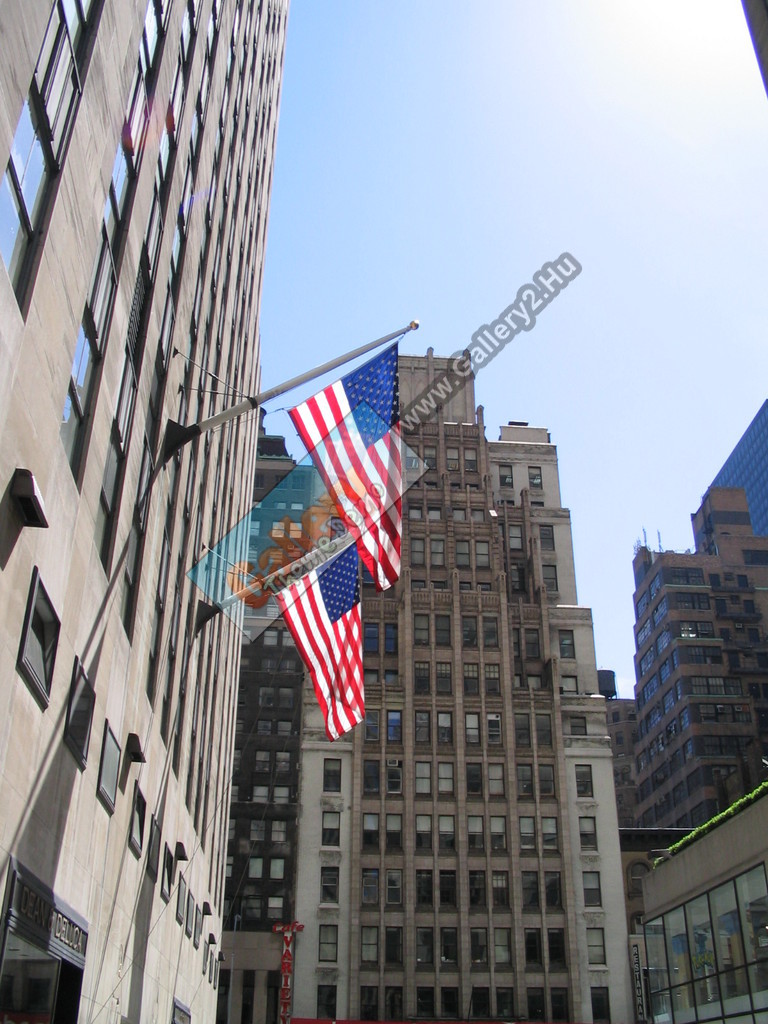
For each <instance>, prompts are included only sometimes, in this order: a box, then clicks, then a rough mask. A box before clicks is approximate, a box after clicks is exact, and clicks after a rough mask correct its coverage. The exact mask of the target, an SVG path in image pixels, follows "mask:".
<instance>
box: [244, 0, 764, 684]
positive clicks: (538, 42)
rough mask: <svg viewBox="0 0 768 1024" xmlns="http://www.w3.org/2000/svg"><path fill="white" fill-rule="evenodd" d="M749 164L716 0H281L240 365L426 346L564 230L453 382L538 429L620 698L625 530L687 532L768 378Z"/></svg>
mask: <svg viewBox="0 0 768 1024" xmlns="http://www.w3.org/2000/svg"><path fill="white" fill-rule="evenodd" d="M767 171H768V99H767V98H766V94H765V90H764V88H763V84H762V80H761V78H760V75H759V71H758V68H757V64H756V61H755V57H754V52H753V50H752V44H751V40H750V38H749V34H748V32H747V28H746V23H745V21H744V16H743V12H742V9H741V4H740V3H739V2H738V0H728V2H726V0H695V2H693V0H664V2H654V0H650V2H646V3H644V4H632V5H629V4H617V3H615V0H584V2H580V3H577V2H576V0H549V2H548V3H547V4H541V3H533V2H523V0H497V2H491V0H485V2H478V3H473V4H470V3H469V2H467V0H465V2H461V3H460V2H458V0H418V2H413V0H410V2H406V0H392V2H388V3H386V4H384V3H373V2H372V0H360V2H354V3H353V2H352V0H346V2H343V0H326V2H323V3H317V2H313V0H292V3H291V11H290V17H289V22H288V42H287V50H286V63H285V76H284V80H283V92H282V103H281V111H280V125H279V132H278V144H277V161H276V167H275V174H274V182H273V192H272V208H271V215H270V224H269V237H268V244H267V260H266V270H265V277H264V288H263V302H262V314H261V333H262V382H263V385H264V387H270V386H272V385H274V384H276V383H278V382H279V381H282V380H284V379H286V378H288V377H291V376H294V375H295V374H296V373H297V372H300V371H301V370H303V369H306V368H309V367H310V366H312V365H315V364H317V363H320V362H322V361H324V360H325V359H328V358H331V357H332V356H334V355H337V354H340V353H342V352H344V351H346V350H348V349H350V348H353V347H355V346H357V345H359V344H361V343H363V342H365V341H368V340H373V339H374V338H376V337H379V336H381V335H383V334H386V333H388V332H390V331H392V330H395V329H397V328H398V327H400V326H402V325H404V324H406V323H408V322H409V321H410V320H411V319H412V318H414V317H416V318H418V319H419V320H420V322H421V328H420V330H419V331H418V332H416V333H415V334H410V335H408V336H407V337H406V339H405V342H404V344H403V346H402V351H404V352H408V353H415V354H423V353H424V351H425V350H426V348H427V347H428V346H430V345H431V346H432V347H433V348H434V349H435V351H436V352H437V353H438V354H445V355H448V354H451V353H453V352H455V351H456V350H458V349H461V348H463V347H464V346H465V345H466V344H467V342H468V341H469V339H470V337H471V335H472V333H473V331H475V330H476V329H477V328H478V327H479V326H480V325H481V324H483V323H486V322H488V321H489V320H490V319H492V318H493V317H495V316H496V315H498V313H499V312H500V311H501V310H503V309H504V308H505V307H506V306H507V305H508V304H509V303H510V302H512V301H513V300H514V298H515V296H516V294H517V290H518V288H519V287H520V286H521V285H522V284H524V283H525V282H526V281H528V280H530V278H531V275H532V273H533V272H534V271H535V270H537V269H538V268H539V267H540V266H541V265H542V264H543V263H545V262H546V261H548V260H554V259H556V258H557V257H558V256H559V255H560V253H561V252H563V251H564V250H569V251H570V252H572V253H573V255H574V256H575V257H576V258H577V259H578V260H579V262H580V263H581V265H582V267H583V271H582V273H581V275H580V276H579V277H578V278H576V279H575V280H574V281H573V282H572V284H571V285H570V286H569V287H568V288H567V290H565V291H564V292H563V293H562V294H561V295H559V296H558V297H557V299H556V300H555V301H554V302H553V303H552V304H551V305H550V306H548V307H547V308H546V309H545V310H544V312H543V313H542V315H541V317H540V318H539V320H538V322H537V325H536V327H535V329H534V330H533V331H531V332H530V333H527V334H523V335H522V336H519V337H518V338H516V339H515V340H514V341H513V342H512V343H511V344H510V345H509V346H508V347H507V348H506V349H505V351H504V353H503V354H502V355H500V356H499V358H498V359H497V360H496V361H494V363H493V369H492V370H489V371H488V373H487V374H485V375H483V374H482V373H481V374H480V375H479V376H478V379H477V382H476V399H477V402H478V403H480V404H482V405H483V406H484V407H485V421H486V425H487V431H488V435H489V437H491V438H493V439H495V438H496V437H497V436H498V434H497V430H496V428H497V425H498V424H501V423H506V422H507V421H508V420H510V419H516V420H527V421H528V422H530V423H531V424H533V425H537V426H546V427H548V428H549V430H550V431H551V434H552V440H553V441H554V443H555V444H556V445H557V447H558V455H559V460H560V482H561V491H562V500H563V504H564V505H565V506H566V507H567V508H569V509H570V510H571V516H572V522H573V538H574V550H575V557H576V579H577V583H578V589H579V601H580V603H582V604H585V605H589V606H591V607H592V609H593V616H594V623H595V647H596V655H597V663H598V666H599V667H603V668H613V669H614V670H615V671H616V673H617V678H618V680H619V686H620V690H621V692H622V694H623V695H625V696H628V695H630V694H631V692H632V685H633V681H634V671H633V663H632V657H633V653H634V640H633V629H632V627H633V613H632V591H633V580H632V555H633V546H634V544H635V541H636V540H638V539H640V538H642V536H643V529H645V530H646V532H647V538H648V542H649V544H650V545H651V546H652V547H658V534H659V533H660V535H661V542H662V545H663V546H664V548H665V549H670V548H675V549H682V550H685V549H686V548H688V547H691V546H692V544H693V539H692V534H691V528H690V514H691V513H692V512H694V511H695V510H696V508H697V507H698V505H699V503H700V500H701V496H702V494H703V492H704V491H705V489H706V487H707V486H708V485H709V483H710V482H711V480H712V478H713V477H714V475H715V473H716V472H717V470H718V469H719V468H720V466H721V464H722V462H723V461H724V459H725V457H726V456H727V455H728V453H729V452H730V450H731V448H732V447H733V445H734V444H735V443H736V441H737V440H738V438H739V437H740V436H741V434H742V433H743V431H744V429H745V428H746V427H747V425H748V424H749V422H750V421H751V419H752V417H753V416H754V414H755V412H756V411H757V409H758V408H759V406H760V405H761V403H762V402H763V401H764V399H765V397H766V354H765V353H766V345H765V334H766V323H768V288H766V286H765V281H766V280H768V245H766V225H768V187H766V181H767V180H768V177H767V173H766V172H767ZM305 390H310V389H305ZM303 394H304V392H298V393H296V394H295V395H292V396H291V399H292V400H294V399H295V400H298V399H299V398H300V397H303ZM274 404H275V403H272V405H273V406H274ZM267 428H268V429H269V430H270V431H271V432H275V433H286V434H289V433H290V426H289V421H288V418H287V416H286V415H285V414H284V413H276V414H274V415H272V416H268V419H267ZM295 451H296V452H299V449H298V446H296V449H295ZM299 453H300V452H299ZM300 454H303V453H300Z"/></svg>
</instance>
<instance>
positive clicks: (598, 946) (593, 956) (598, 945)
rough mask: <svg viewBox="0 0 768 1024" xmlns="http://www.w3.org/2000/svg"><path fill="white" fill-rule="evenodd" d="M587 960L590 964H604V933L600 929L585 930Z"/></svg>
mask: <svg viewBox="0 0 768 1024" xmlns="http://www.w3.org/2000/svg"><path fill="white" fill-rule="evenodd" d="M587 959H588V962H589V963H591V964H604V963H605V932H604V931H603V929H602V928H587Z"/></svg>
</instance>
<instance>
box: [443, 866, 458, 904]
mask: <svg viewBox="0 0 768 1024" xmlns="http://www.w3.org/2000/svg"><path fill="white" fill-rule="evenodd" d="M440 906H441V907H455V906H456V872H455V871H441V872H440Z"/></svg>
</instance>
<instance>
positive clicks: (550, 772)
mask: <svg viewBox="0 0 768 1024" xmlns="http://www.w3.org/2000/svg"><path fill="white" fill-rule="evenodd" d="M539 794H540V795H541V796H554V795H555V766H554V765H551V764H540V765H539Z"/></svg>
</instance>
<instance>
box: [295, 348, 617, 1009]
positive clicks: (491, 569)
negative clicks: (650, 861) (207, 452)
mask: <svg viewBox="0 0 768 1024" xmlns="http://www.w3.org/2000/svg"><path fill="white" fill-rule="evenodd" d="M447 366H448V360H445V359H438V358H436V357H435V356H434V355H433V354H432V351H431V350H430V351H429V352H428V354H427V356H426V358H415V357H405V358H401V360H400V388H401V400H402V406H403V407H404V408H407V406H408V402H409V400H410V398H411V397H412V396H413V395H414V394H418V393H419V392H420V391H421V390H422V389H423V387H424V386H425V385H426V384H427V382H428V381H430V380H433V379H435V378H436V377H437V376H438V375H439V374H440V373H441V371H443V370H444V369H445V368H446V367H447ZM473 383H474V382H473V381H471V380H470V381H469V382H468V384H467V386H466V388H465V389H464V390H463V391H462V392H460V393H458V394H457V395H456V396H455V397H454V398H453V399H451V401H450V402H447V403H445V404H444V405H443V406H442V408H441V409H440V410H439V412H438V414H437V416H436V417H435V418H434V419H433V420H432V421H430V422H427V423H425V424H424V425H423V426H422V427H421V428H419V429H418V430H415V431H414V432H412V433H410V434H407V435H406V440H407V441H408V444H409V445H410V446H411V447H412V449H413V450H414V452H415V453H416V454H418V456H419V457H420V458H421V459H422V460H423V462H424V463H426V467H427V469H426V473H425V474H424V476H423V477H422V478H421V480H420V482H419V484H418V486H415V487H412V488H411V489H410V490H409V491H408V492H407V494H406V497H405V500H404V510H403V515H404V538H403V566H404V568H403V574H402V579H401V581H400V582H399V583H398V585H397V586H395V587H394V588H393V589H392V590H390V591H386V592H385V593H383V594H381V595H377V594H376V592H375V590H374V589H373V587H371V586H364V588H363V620H364V650H365V654H364V659H365V690H366V708H367V715H366V720H365V723H364V724H363V725H361V726H359V727H358V728H357V729H355V730H354V731H353V732H352V733H351V734H350V735H349V736H348V737H347V738H345V739H343V740H341V741H337V742H336V743H334V744H333V745H332V746H331V745H329V743H328V742H327V740H326V739H325V737H324V735H323V729H322V720H321V717H320V712H319V710H318V709H317V708H316V706H315V704H314V700H313V699H312V697H311V694H310V693H309V692H308V691H307V692H306V693H305V700H304V722H303V739H302V765H301V773H300V792H299V800H300V807H299V857H298V878H297V891H296V916H297V919H298V920H299V921H300V922H301V923H303V924H304V926H305V927H304V931H303V932H302V933H301V934H300V935H299V936H298V937H297V940H296V976H295V983H294V984H295V988H294V1013H295V1015H296V1016H300V1017H301V1016H303V1017H316V1016H317V1017H329V1018H336V1017H339V1018H345V1017H351V1018H365V1019H381V1020H386V1019H392V1020H405V1019H408V1018H411V1017H415V1016H422V1017H425V1018H437V1019H441V1018H445V1017H456V1016H458V1017H461V1018H466V1017H468V1016H473V1017H479V1018H484V1017H490V1016H498V1017H501V1018H503V1019H512V1018H514V1017H526V1018H530V1019H539V1020H581V1021H592V1020H595V1021H603V1020H608V1019H612V1020H628V1019H630V1015H631V996H630V990H629V970H628V958H627V931H626V921H625V914H624V899H623V887H622V881H621V862H620V853H619V840H618V828H617V821H616V803H615V797H614V789H613V763H612V758H611V748H610V743H609V740H608V736H607V731H606V721H605V700H604V698H603V697H602V696H601V695H600V694H599V692H598V681H597V671H596V666H595V654H594V642H593V636H592V619H591V613H590V611H589V609H588V608H584V607H581V606H579V605H578V603H577V597H576V583H575V575H574V565H573V552H572V546H571V530H570V515H569V512H568V510H567V509H564V508H563V507H562V502H561V498H560V488H559V481H558V469H557V452H556V449H555V447H554V445H553V444H552V443H551V441H550V438H549V435H548V433H547V431H546V430H544V429H539V428H535V427H529V426H528V425H527V424H522V423H511V424H509V425H508V426H504V427H502V429H501V435H500V438H499V440H498V441H488V440H487V439H486V436H485V427H484V422H483V412H482V408H480V409H478V410H477V412H476V411H475V405H474V388H473ZM329 761H333V762H334V764H333V769H334V770H333V772H331V773H329V771H328V767H329V764H328V762H329ZM329 778H332V779H333V789H332V790H330V789H329V788H328V787H327V784H326V780H327V779H329ZM331 823H332V824H333V826H334V827H333V829H331V828H330V827H329V826H330V824H331ZM327 873H333V876H334V878H336V879H337V888H336V889H332V890H328V889H327V888H326V887H325V886H324V878H326V877H327ZM334 894H335V895H334Z"/></svg>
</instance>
